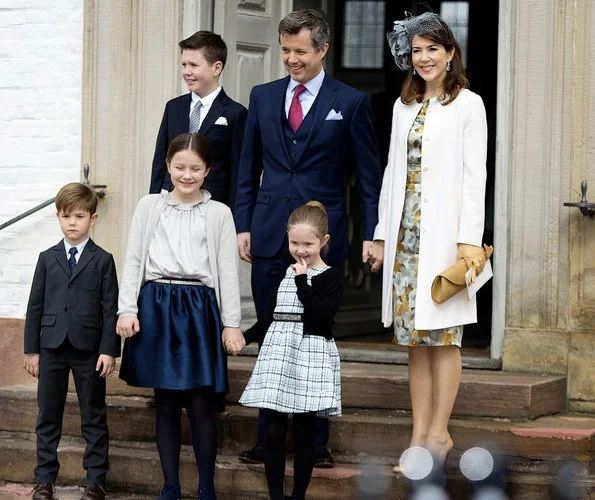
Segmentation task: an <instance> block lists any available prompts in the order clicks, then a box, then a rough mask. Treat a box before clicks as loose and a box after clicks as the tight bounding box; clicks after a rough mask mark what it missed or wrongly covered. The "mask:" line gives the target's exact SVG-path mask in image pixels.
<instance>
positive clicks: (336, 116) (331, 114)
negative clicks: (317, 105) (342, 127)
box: [325, 109, 343, 120]
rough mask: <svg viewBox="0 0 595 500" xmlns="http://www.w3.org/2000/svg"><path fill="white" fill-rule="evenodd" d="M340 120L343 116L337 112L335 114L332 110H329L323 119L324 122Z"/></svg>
mask: <svg viewBox="0 0 595 500" xmlns="http://www.w3.org/2000/svg"><path fill="white" fill-rule="evenodd" d="M342 119H343V115H342V114H341V112H340V111H339V112H338V113H337V112H336V111H335V110H334V109H331V110H330V111H329V112H328V115H326V118H325V120H342Z"/></svg>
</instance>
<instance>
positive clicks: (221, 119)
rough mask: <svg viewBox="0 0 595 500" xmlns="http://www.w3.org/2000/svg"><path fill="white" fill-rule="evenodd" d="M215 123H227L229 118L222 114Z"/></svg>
mask: <svg viewBox="0 0 595 500" xmlns="http://www.w3.org/2000/svg"><path fill="white" fill-rule="evenodd" d="M215 125H227V118H225V116H220V117H219V118H217V120H215Z"/></svg>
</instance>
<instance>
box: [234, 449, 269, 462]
mask: <svg viewBox="0 0 595 500" xmlns="http://www.w3.org/2000/svg"><path fill="white" fill-rule="evenodd" d="M238 457H239V459H240V462H244V463H245V464H262V463H264V446H262V445H260V444H255V445H254V446H253V447H252V448H250V449H249V450H244V451H241V452H240V454H239V455H238Z"/></svg>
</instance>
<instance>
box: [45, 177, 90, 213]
mask: <svg viewBox="0 0 595 500" xmlns="http://www.w3.org/2000/svg"><path fill="white" fill-rule="evenodd" d="M97 202H98V200H97V195H96V194H95V191H93V190H92V189H91V188H90V187H89V186H87V185H86V184H82V183H80V182H71V183H69V184H66V186H63V187H62V188H61V189H60V191H58V194H57V195H56V202H55V203H56V210H58V212H64V213H65V214H67V213H70V212H72V211H73V210H76V209H77V208H78V209H82V210H84V211H85V212H89V213H90V214H91V215H93V214H94V213H95V212H97Z"/></svg>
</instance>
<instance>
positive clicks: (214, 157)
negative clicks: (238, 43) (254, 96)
mask: <svg viewBox="0 0 595 500" xmlns="http://www.w3.org/2000/svg"><path fill="white" fill-rule="evenodd" d="M191 103H192V96H191V94H184V95H182V96H180V97H176V98H175V99H171V100H170V101H168V103H167V104H166V105H165V112H164V113H163V119H162V120H161V127H159V134H158V135H157V143H156V145H155V155H154V157H153V169H152V172H151V185H150V187H149V193H159V192H160V191H161V189H167V190H169V189H170V188H171V178H170V175H169V173H168V171H167V167H166V164H165V157H166V154H167V148H168V147H169V143H170V142H171V141H172V139H174V138H175V137H177V136H178V135H180V134H184V133H186V132H188V130H189V129H190V118H189V114H190V105H191ZM246 113H247V111H246V108H245V107H244V106H242V105H241V104H240V103H238V102H236V101H234V100H233V99H231V98H230V97H228V95H227V94H226V93H225V91H224V90H223V89H221V91H220V92H219V94H218V95H217V97H216V98H215V100H214V101H213V104H212V105H211V108H210V109H209V112H208V113H207V116H205V117H204V119H203V121H202V123H201V124H200V130H199V131H198V133H199V134H200V135H202V136H203V137H204V138H205V139H207V140H208V141H209V144H210V146H211V171H210V172H209V175H208V176H207V178H206V179H205V184H204V188H205V189H207V190H208V191H209V192H210V193H211V195H212V197H213V199H214V200H217V201H220V202H222V203H225V204H226V205H227V206H233V202H234V200H235V187H236V183H237V173H238V161H239V158H240V148H241V146H242V137H243V135H244V126H245V124H246ZM219 117H224V118H225V119H226V120H227V125H215V122H216V121H217V119H218V118H219Z"/></svg>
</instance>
